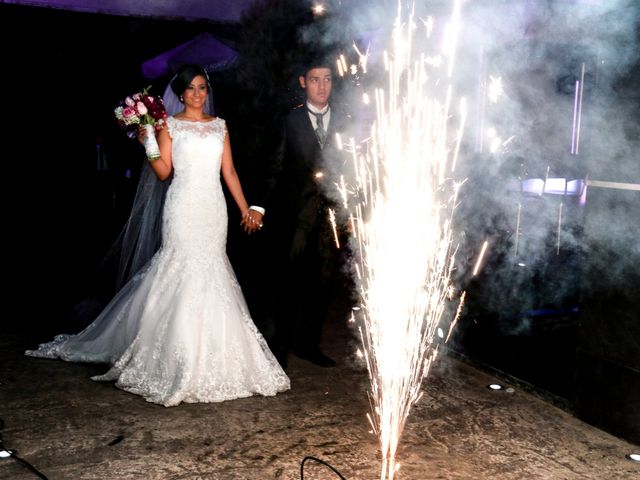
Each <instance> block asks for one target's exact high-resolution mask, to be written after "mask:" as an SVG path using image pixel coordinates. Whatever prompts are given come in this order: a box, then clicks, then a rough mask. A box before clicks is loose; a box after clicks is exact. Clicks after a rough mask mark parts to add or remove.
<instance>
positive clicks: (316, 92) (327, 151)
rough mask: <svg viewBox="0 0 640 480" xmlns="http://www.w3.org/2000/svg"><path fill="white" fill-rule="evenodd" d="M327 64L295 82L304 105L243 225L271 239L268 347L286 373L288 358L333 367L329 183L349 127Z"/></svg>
mask: <svg viewBox="0 0 640 480" xmlns="http://www.w3.org/2000/svg"><path fill="white" fill-rule="evenodd" d="M330 65H331V63H329V62H328V61H323V60H320V61H315V62H312V63H310V64H308V65H307V66H306V67H304V68H303V69H302V70H301V72H300V76H299V78H298V82H299V84H300V87H301V88H302V89H303V90H304V93H305V103H304V104H303V105H300V106H299V107H297V108H295V109H293V110H291V111H290V112H289V113H288V114H287V116H286V117H285V120H284V127H283V132H282V142H281V144H280V146H279V148H278V149H277V152H276V154H275V155H274V157H275V158H274V160H273V164H272V168H271V171H272V173H273V175H274V177H273V179H271V187H270V188H265V193H264V195H263V197H262V200H261V203H259V205H260V206H259V207H256V206H254V207H252V208H251V211H250V218H248V219H247V220H246V222H247V225H246V227H247V228H250V226H251V225H252V224H253V225H262V224H263V223H264V225H265V231H264V233H265V234H266V233H268V232H270V235H271V238H272V242H271V243H270V244H271V246H272V248H271V257H270V259H271V260H274V263H272V264H271V267H270V268H271V270H272V273H273V274H274V277H272V279H273V281H272V282H270V285H265V288H269V287H275V289H274V291H273V296H272V299H273V300H274V301H273V302H272V318H273V324H274V332H273V333H274V335H273V337H272V338H271V339H270V342H269V343H270V346H271V348H272V349H273V351H274V354H275V355H276V357H277V358H278V360H279V361H280V363H281V364H282V365H283V366H286V364H287V353H288V352H293V353H294V354H296V355H297V356H298V357H300V358H303V359H306V360H308V361H310V362H312V363H314V364H316V365H319V366H321V367H333V366H335V361H334V360H333V359H331V358H330V357H328V356H327V355H325V354H324V353H323V352H322V351H321V350H320V343H321V340H322V328H323V324H324V321H325V317H326V315H327V311H328V306H329V302H330V300H331V299H330V292H331V286H332V285H331V281H332V276H333V275H334V273H335V268H336V265H337V263H336V261H337V258H338V252H337V251H336V246H335V243H334V234H333V230H332V227H331V224H330V222H329V220H328V215H329V211H328V209H329V208H332V207H333V205H332V202H331V201H330V200H329V198H328V197H327V191H328V189H330V188H331V186H332V185H333V183H332V182H333V181H329V178H328V177H329V171H330V169H331V166H332V165H334V164H335V161H336V160H337V159H338V158H339V152H338V148H337V145H336V140H335V134H336V132H339V131H340V130H342V129H343V127H344V126H345V121H346V116H345V115H344V114H343V112H341V111H340V109H339V108H334V107H333V105H332V104H331V103H330V98H331V92H332V81H333V75H332V69H331V66H330ZM266 183H269V182H265V184H266ZM264 209H266V212H265V210H264ZM263 213H264V219H263ZM263 220H264V221H263Z"/></svg>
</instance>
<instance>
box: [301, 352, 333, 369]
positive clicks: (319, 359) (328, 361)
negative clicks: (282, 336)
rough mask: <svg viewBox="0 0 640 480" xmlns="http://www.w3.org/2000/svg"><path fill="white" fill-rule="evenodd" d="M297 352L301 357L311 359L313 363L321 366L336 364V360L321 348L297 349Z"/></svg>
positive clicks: (328, 366)
mask: <svg viewBox="0 0 640 480" xmlns="http://www.w3.org/2000/svg"><path fill="white" fill-rule="evenodd" d="M295 354H296V355H297V356H298V357H300V358H304V359H305V360H309V361H310V362H311V363H313V364H314V365H318V366H319V367H325V368H330V367H335V366H336V362H335V361H334V360H333V359H332V358H329V357H327V356H326V355H325V354H324V353H322V352H321V351H320V349H313V350H296V351H295Z"/></svg>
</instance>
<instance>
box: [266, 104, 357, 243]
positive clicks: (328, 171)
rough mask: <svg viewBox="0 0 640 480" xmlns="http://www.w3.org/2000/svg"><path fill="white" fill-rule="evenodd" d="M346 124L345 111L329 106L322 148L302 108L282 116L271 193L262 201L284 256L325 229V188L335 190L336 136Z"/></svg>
mask: <svg viewBox="0 0 640 480" xmlns="http://www.w3.org/2000/svg"><path fill="white" fill-rule="evenodd" d="M346 121H347V118H346V116H345V115H344V113H343V112H342V111H341V110H340V109H339V108H335V107H333V106H332V108H331V117H330V121H329V128H328V130H327V139H326V142H325V146H324V148H323V149H321V148H320V145H319V143H318V140H317V138H316V134H315V131H314V129H313V124H312V123H311V120H310V119H309V114H308V111H307V108H306V105H302V106H300V107H297V108H295V109H293V110H291V111H290V112H289V113H288V114H287V116H286V117H285V120H284V129H283V130H284V131H283V134H282V142H281V144H280V148H279V149H278V151H277V152H276V159H275V161H274V163H273V168H272V179H271V182H272V183H271V185H270V191H269V192H265V193H266V195H265V198H264V199H263V205H264V206H265V207H266V210H267V214H266V217H265V220H266V221H268V222H275V225H274V226H275V227H276V229H277V231H278V233H277V237H278V242H279V243H280V244H281V246H282V248H285V249H287V251H286V252H285V253H287V252H288V253H289V254H292V251H291V248H293V250H299V248H298V247H300V245H299V242H300V241H302V242H305V243H308V241H309V240H311V239H310V238H309V237H310V236H316V235H319V234H321V233H322V232H324V231H325V230H326V229H325V228H324V227H325V226H327V225H328V219H327V208H328V207H329V206H332V205H333V203H334V202H332V201H330V200H329V198H330V197H331V194H332V191H331V190H330V189H333V190H334V191H335V186H334V181H335V178H331V177H332V176H333V173H335V172H336V171H337V170H338V169H337V168H336V166H337V165H338V164H340V163H341V162H342V161H343V160H342V159H343V157H344V154H343V153H342V152H340V151H339V150H338V148H337V143H336V135H335V134H336V132H340V131H343V130H344V128H345V126H346V124H345V122H346ZM318 174H322V176H319V175H318ZM335 193H337V191H335ZM334 198H335V196H334ZM321 243H324V242H321Z"/></svg>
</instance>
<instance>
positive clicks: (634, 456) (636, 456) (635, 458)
mask: <svg viewBox="0 0 640 480" xmlns="http://www.w3.org/2000/svg"><path fill="white" fill-rule="evenodd" d="M625 457H627V458H628V459H629V460H631V461H632V462H638V463H640V453H630V454H629V455H625Z"/></svg>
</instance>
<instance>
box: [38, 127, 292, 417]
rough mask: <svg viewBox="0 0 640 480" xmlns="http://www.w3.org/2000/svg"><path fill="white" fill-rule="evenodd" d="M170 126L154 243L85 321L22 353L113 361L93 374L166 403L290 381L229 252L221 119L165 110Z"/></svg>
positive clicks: (212, 398) (268, 389) (246, 392)
mask: <svg viewBox="0 0 640 480" xmlns="http://www.w3.org/2000/svg"><path fill="white" fill-rule="evenodd" d="M167 125H168V128H169V133H170V135H171V137H172V140H173V142H172V149H173V151H172V160H173V168H174V176H173V180H172V183H171V185H170V187H169V189H168V191H167V197H166V201H165V207H164V213H163V231H162V246H161V248H160V250H159V251H158V252H157V253H156V254H155V255H154V257H153V258H152V259H151V260H150V261H149V262H148V264H147V265H146V266H145V267H144V268H143V269H142V270H141V271H140V272H139V273H137V274H136V275H134V277H133V278H132V279H131V280H130V281H129V282H128V283H127V284H125V286H124V287H123V288H122V289H121V290H120V291H119V292H118V293H117V294H116V296H115V297H114V298H113V299H112V300H111V302H110V303H109V305H107V307H106V308H105V309H104V310H103V311H102V313H101V314H100V315H99V316H98V317H97V318H96V320H95V321H94V322H93V323H92V324H91V325H89V326H88V327H87V328H86V329H84V330H83V331H82V332H80V333H78V334H77V335H58V336H57V337H55V338H54V340H53V341H51V342H49V343H45V344H42V345H40V346H39V348H38V349H37V350H28V351H27V352H26V354H27V355H30V356H34V357H46V358H61V359H63V360H67V361H73V362H101V363H102V362H104V363H110V364H111V365H112V367H111V369H110V370H109V371H108V372H107V373H105V374H104V375H100V376H98V377H92V378H93V379H94V380H105V381H108V380H115V381H116V386H117V387H119V388H121V389H123V390H126V391H129V392H131V393H135V394H137V395H141V396H143V397H144V398H145V399H146V400H147V401H149V402H154V403H159V404H162V405H165V406H167V407H168V406H172V405H177V404H179V403H180V402H220V401H224V400H231V399H234V398H241V397H247V396H250V395H253V394H260V395H275V394H276V393H278V392H282V391H285V390H288V389H289V388H290V383H289V378H288V377H287V375H286V374H285V372H284V371H283V370H282V368H281V367H280V365H279V363H278V361H277V360H276V358H275V357H274V355H273V354H272V353H271V351H270V350H269V348H268V346H267V343H266V341H265V340H264V338H263V337H262V335H261V334H260V333H259V332H258V330H257V328H256V326H255V325H254V323H253V322H252V320H251V318H250V316H249V313H248V309H247V305H246V302H245V300H244V297H243V295H242V291H241V289H240V286H239V284H238V282H237V280H236V276H235V273H234V271H233V269H232V267H231V264H230V263H229V260H228V258H227V254H226V240H227V207H226V202H225V197H224V193H223V190H222V185H221V182H220V165H221V158H222V151H223V147H224V139H225V135H226V127H225V122H224V120H222V119H220V118H216V119H214V120H212V121H208V122H191V121H187V120H180V119H176V118H173V117H170V118H169V119H168V121H167Z"/></svg>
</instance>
